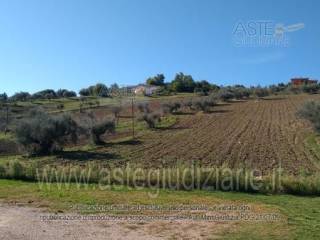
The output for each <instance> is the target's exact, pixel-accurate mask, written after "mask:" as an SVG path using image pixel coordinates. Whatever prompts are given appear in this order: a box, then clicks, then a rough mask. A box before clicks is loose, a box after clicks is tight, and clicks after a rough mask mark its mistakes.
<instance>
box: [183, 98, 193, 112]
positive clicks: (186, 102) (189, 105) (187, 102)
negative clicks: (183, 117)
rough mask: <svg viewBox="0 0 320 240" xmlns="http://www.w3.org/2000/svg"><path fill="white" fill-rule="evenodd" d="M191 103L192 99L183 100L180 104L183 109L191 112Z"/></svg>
mask: <svg viewBox="0 0 320 240" xmlns="http://www.w3.org/2000/svg"><path fill="white" fill-rule="evenodd" d="M192 102H193V101H192V99H191V98H188V99H185V100H184V101H183V103H182V104H183V106H184V107H185V108H189V109H190V110H192Z"/></svg>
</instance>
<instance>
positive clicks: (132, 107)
mask: <svg viewBox="0 0 320 240" xmlns="http://www.w3.org/2000/svg"><path fill="white" fill-rule="evenodd" d="M131 116H132V139H133V140H134V104H133V97H132V98H131Z"/></svg>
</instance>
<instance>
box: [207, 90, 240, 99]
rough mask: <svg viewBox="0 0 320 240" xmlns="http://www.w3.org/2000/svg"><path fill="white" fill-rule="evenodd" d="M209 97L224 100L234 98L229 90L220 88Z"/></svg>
mask: <svg viewBox="0 0 320 240" xmlns="http://www.w3.org/2000/svg"><path fill="white" fill-rule="evenodd" d="M211 97H213V98H215V99H219V100H221V101H224V102H226V101H229V100H231V99H233V98H235V95H234V94H233V92H231V91H230V90H228V89H225V88H222V89H220V90H219V91H218V92H217V93H214V94H213V95H212V96H211Z"/></svg>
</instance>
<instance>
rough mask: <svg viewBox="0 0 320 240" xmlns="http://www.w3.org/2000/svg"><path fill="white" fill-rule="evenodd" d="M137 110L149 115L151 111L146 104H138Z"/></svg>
mask: <svg viewBox="0 0 320 240" xmlns="http://www.w3.org/2000/svg"><path fill="white" fill-rule="evenodd" d="M138 109H139V111H140V112H142V113H151V109H150V107H149V104H148V103H139V104H138Z"/></svg>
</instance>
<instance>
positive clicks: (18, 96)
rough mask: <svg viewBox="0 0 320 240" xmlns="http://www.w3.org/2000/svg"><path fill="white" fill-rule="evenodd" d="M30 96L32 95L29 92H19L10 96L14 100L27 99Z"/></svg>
mask: <svg viewBox="0 0 320 240" xmlns="http://www.w3.org/2000/svg"><path fill="white" fill-rule="evenodd" d="M30 98H31V95H30V93H28V92H18V93H15V94H14V95H13V96H11V97H10V99H11V100H12V101H27V100H29V99H30Z"/></svg>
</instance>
